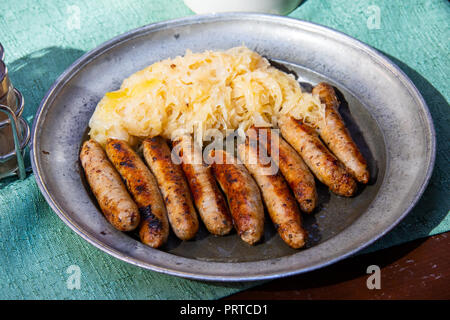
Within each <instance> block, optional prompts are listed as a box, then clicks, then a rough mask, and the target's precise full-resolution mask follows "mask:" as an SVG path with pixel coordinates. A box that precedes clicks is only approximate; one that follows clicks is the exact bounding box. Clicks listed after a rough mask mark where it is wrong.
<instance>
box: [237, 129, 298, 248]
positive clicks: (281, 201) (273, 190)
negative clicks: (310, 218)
mask: <svg viewBox="0 0 450 320" xmlns="http://www.w3.org/2000/svg"><path fill="white" fill-rule="evenodd" d="M260 147H261V146H260ZM238 154H239V157H240V158H241V160H242V161H243V162H244V164H245V166H246V167H247V169H248V171H249V172H250V173H251V174H252V176H253V178H255V180H256V183H257V184H258V185H259V188H260V189H261V192H262V196H263V199H264V202H265V204H266V207H267V211H268V212H269V215H270V218H271V219H272V222H273V223H274V225H275V228H276V229H277V231H278V234H279V235H280V237H281V238H282V239H283V241H284V242H286V243H287V244H288V245H289V246H290V247H292V248H295V249H298V248H301V247H303V246H304V245H305V241H306V238H307V234H306V231H305V230H304V229H303V228H302V224H301V219H300V210H299V209H298V206H297V202H296V201H295V198H294V197H293V195H292V193H291V190H290V189H289V187H288V185H287V183H286V181H285V180H284V178H283V176H282V175H281V173H280V172H279V171H277V172H276V173H275V174H267V172H266V170H265V169H266V168H267V166H265V165H263V164H262V163H261V161H260V159H259V157H258V155H257V150H256V148H255V147H253V146H252V145H250V143H249V139H248V138H247V139H246V141H245V143H241V144H240V145H239V146H238ZM252 159H254V160H253V161H252Z"/></svg>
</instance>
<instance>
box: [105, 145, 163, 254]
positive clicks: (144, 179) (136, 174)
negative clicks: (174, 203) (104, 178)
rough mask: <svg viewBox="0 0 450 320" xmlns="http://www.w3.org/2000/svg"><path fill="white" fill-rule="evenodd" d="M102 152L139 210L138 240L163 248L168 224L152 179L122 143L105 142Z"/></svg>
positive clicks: (138, 158) (143, 165) (160, 197)
mask: <svg viewBox="0 0 450 320" xmlns="http://www.w3.org/2000/svg"><path fill="white" fill-rule="evenodd" d="M105 150H106V154H107V155H108V158H109V160H111V162H112V164H113V165H114V166H115V167H116V169H117V171H119V173H120V175H121V176H122V179H123V180H124V181H125V183H126V185H127V188H128V191H129V192H130V193H131V195H132V196H133V198H134V200H135V201H136V203H137V205H138V207H139V212H140V213H141V224H140V226H139V236H140V238H141V241H142V242H143V243H145V244H146V245H149V246H151V247H153V248H158V247H160V246H162V245H163V244H164V243H165V242H166V241H167V237H168V236H169V221H168V220H167V213H166V208H165V206H164V201H163V199H162V196H161V193H160V192H159V189H158V185H157V183H156V180H155V177H154V176H153V174H152V173H151V172H150V170H149V169H148V168H147V166H146V165H145V164H144V162H143V161H142V160H141V158H140V157H139V156H138V155H137V153H136V152H135V151H134V150H133V149H132V148H131V147H130V146H129V145H128V144H127V143H126V142H125V141H121V140H117V139H108V141H107V143H106V146H105Z"/></svg>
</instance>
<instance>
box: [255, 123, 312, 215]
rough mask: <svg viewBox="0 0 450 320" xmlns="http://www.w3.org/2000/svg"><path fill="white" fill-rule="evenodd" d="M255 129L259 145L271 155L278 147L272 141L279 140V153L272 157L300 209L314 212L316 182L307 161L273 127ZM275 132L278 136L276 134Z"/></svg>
mask: <svg viewBox="0 0 450 320" xmlns="http://www.w3.org/2000/svg"><path fill="white" fill-rule="evenodd" d="M253 129H254V130H255V131H256V134H257V139H258V145H259V144H261V145H262V146H263V147H264V148H265V149H266V150H267V152H268V154H269V155H271V156H272V153H273V151H272V148H274V147H276V146H274V145H273V144H272V143H277V142H278V143H277V145H278V155H273V156H272V157H271V158H272V160H273V161H274V162H275V164H276V165H277V166H278V167H279V168H280V171H281V173H282V174H283V176H284V178H285V179H286V182H287V183H288V184H289V186H290V187H291V190H292V192H293V193H294V196H295V198H296V199H297V202H298V204H299V206H300V209H301V210H302V211H303V212H307V213H310V212H312V211H313V210H314V208H315V207H316V205H317V192H316V183H315V182H314V176H313V175H312V173H311V171H309V169H308V167H307V166H306V164H305V162H303V160H302V158H301V157H300V156H299V155H298V153H297V151H295V150H294V149H293V148H292V147H291V146H290V145H289V144H288V143H287V142H286V140H284V139H283V138H282V137H280V136H279V135H278V134H276V133H274V132H272V130H271V129H269V128H253ZM250 132H251V130H250ZM275 134H276V136H274V135H275ZM272 138H273V140H272ZM274 151H275V150H274Z"/></svg>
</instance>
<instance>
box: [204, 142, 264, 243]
mask: <svg viewBox="0 0 450 320" xmlns="http://www.w3.org/2000/svg"><path fill="white" fill-rule="evenodd" d="M210 156H211V157H213V158H215V159H216V160H217V159H219V161H214V162H212V164H211V168H212V170H213V173H214V175H215V177H216V179H217V181H218V182H219V185H220V187H221V188H222V190H223V192H224V193H225V196H226V198H227V200H228V205H229V207H230V212H231V215H232V217H233V222H234V226H235V228H236V230H237V232H238V234H239V236H240V237H241V239H242V240H244V241H245V242H247V243H248V244H255V243H256V242H258V241H259V240H260V239H261V237H262V235H263V233H264V207H263V204H262V201H261V194H260V191H259V189H258V186H257V185H256V183H255V181H254V180H253V178H252V177H251V175H250V174H249V173H248V171H247V169H245V167H244V166H243V165H242V164H240V163H237V160H236V159H234V158H233V157H232V156H231V155H229V154H228V153H226V152H225V151H222V150H212V151H211V154H210Z"/></svg>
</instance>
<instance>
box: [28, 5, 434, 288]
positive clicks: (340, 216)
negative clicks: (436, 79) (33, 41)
mask: <svg viewBox="0 0 450 320" xmlns="http://www.w3.org/2000/svg"><path fill="white" fill-rule="evenodd" d="M242 44H245V45H246V46H248V47H249V48H250V49H253V50H255V51H257V52H259V53H260V54H262V55H263V56H265V57H267V58H268V59H270V60H271V61H272V62H273V64H274V65H275V66H277V67H279V68H281V69H284V70H286V71H288V72H292V73H295V74H296V75H297V76H298V79H299V81H300V82H301V84H302V85H303V86H304V88H305V89H308V87H310V85H314V84H316V83H317V82H319V81H323V80H324V81H328V82H330V83H331V84H333V85H334V86H335V87H336V88H337V89H338V91H339V95H340V97H341V99H342V100H343V102H344V103H343V105H342V107H341V113H342V114H343V117H344V120H345V121H346V123H347V125H348V127H349V128H350V131H351V133H352V135H353V137H354V139H355V140H356V142H357V144H358V145H359V147H360V148H361V150H362V152H363V153H364V155H365V156H366V158H367V159H368V162H369V167H370V171H371V173H372V176H373V179H372V181H371V182H370V184H369V185H368V186H366V187H362V188H360V190H359V192H358V195H357V196H355V197H353V198H350V199H346V198H340V197H337V196H335V195H332V194H330V192H329V191H328V190H327V188H325V187H324V186H323V185H321V184H320V183H318V191H319V198H320V207H319V209H318V210H317V212H316V213H315V214H313V215H307V216H306V215H305V216H304V221H305V225H306V228H307V230H308V231H309V239H308V243H307V248H305V249H303V250H293V249H290V248H289V247H288V246H287V245H285V244H284V243H283V242H282V241H281V239H280V238H279V236H278V235H277V234H276V232H275V231H274V229H273V227H272V225H271V223H270V220H269V219H267V220H266V221H267V223H266V230H265V235H264V241H263V242H262V243H260V244H258V245H256V246H253V247H251V246H248V245H246V244H245V243H244V242H242V241H241V240H240V239H239V238H238V236H237V235H236V234H231V235H229V236H225V237H214V236H212V235H209V234H208V233H207V232H206V231H205V229H204V228H202V229H201V230H200V232H199V234H198V236H197V238H196V239H195V240H194V241H188V242H181V241H178V240H177V239H175V237H173V236H171V237H170V239H169V242H168V244H167V245H166V246H165V247H164V248H163V249H162V250H155V249H152V248H149V247H147V246H145V245H143V244H141V243H140V242H139V241H137V238H136V235H135V234H132V233H131V234H126V233H122V232H119V231H116V230H115V229H114V228H113V227H112V226H111V225H110V224H109V223H108V222H107V221H106V220H105V218H104V217H103V215H102V213H101V212H100V210H99V209H98V207H97V205H96V201H95V199H94V198H93V197H92V194H91V193H90V191H89V188H88V187H87V184H86V182H85V179H84V176H83V173H82V170H81V167H80V163H79V160H78V154H79V150H80V145H81V143H82V141H83V140H84V139H86V130H87V126H88V121H89V118H90V117H91V115H92V113H93V111H94V109H95V106H96V104H97V103H98V101H99V100H100V99H101V98H102V96H103V95H104V93H105V92H107V91H111V90H116V89H118V88H119V86H120V84H121V82H122V81H123V79H125V78H126V77H128V76H129V75H131V74H132V73H134V72H136V71H138V70H140V69H142V68H144V67H146V66H147V65H149V64H152V63H154V62H156V61H159V60H162V59H166V58H169V57H175V56H177V55H183V54H184V53H185V50H186V49H191V50H192V51H194V52H199V51H204V50H207V49H208V50H217V49H228V48H231V47H234V46H239V45H242ZM32 143H33V146H32V164H33V170H34V173H35V176H36V180H37V183H38V185H39V187H40V189H41V191H42V193H43V195H44V197H45V198H46V200H47V201H48V203H49V204H50V206H51V207H52V208H53V210H54V211H55V212H56V213H57V214H58V215H59V217H60V218H61V219H62V220H63V221H64V222H65V223H66V224H67V225H68V226H69V227H70V228H72V229H73V230H74V231H75V232H76V233H78V234H79V235H80V236H81V237H83V238H84V239H85V240H87V241H88V242H90V243H91V244H93V245H94V246H96V247H97V248H99V249H101V250H103V251H105V252H107V253H108V254H110V255H112V256H114V257H116V258H119V259H121V260H123V261H126V262H128V263H131V264H134V265H137V266H140V267H143V268H147V269H150V270H154V271H158V272H162V273H167V274H172V275H177V276H181V277H186V278H193V279H202V280H215V281H244V280H259V279H271V278H277V277H282V276H287V275H292V274H297V273H302V272H307V271H310V270H314V269H317V268H320V267H323V266H326V265H329V264H331V263H334V262H336V261H338V260H341V259H343V258H345V257H348V256H350V255H352V254H353V253H355V252H357V251H358V250H361V249H362V248H364V247H366V246H368V245H369V244H371V243H372V242H374V241H375V240H376V239H378V238H380V237H381V236H383V235H384V234H385V233H386V232H388V231H389V230H391V229H392V228H393V227H394V226H395V225H396V224H397V223H398V222H399V221H400V220H401V219H402V218H404V217H405V215H406V214H407V213H408V212H409V211H410V210H411V208H412V207H413V206H414V205H415V203H416V202H417V200H418V199H419V197H420V196H421V194H422V192H423V191H424V188H425V187H426V184H427V182H428V180H429V177H430V175H431V172H432V168H433V164H434V157H435V135H434V128H433V123H432V120H431V117H430V114H429V111H428V109H427V106H426V105H425V102H424V100H423V98H422V97H421V95H420V93H419V92H418V91H417V89H416V88H415V87H414V85H413V84H412V83H411V81H410V80H409V79H408V78H407V77H406V76H405V74H404V73H403V72H402V71H400V69H399V68H398V67H396V66H395V65H394V64H393V63H392V62H391V61H389V60H388V59H387V58H385V57H384V56H382V55H381V54H379V53H378V52H377V51H375V50H374V49H372V48H370V47H368V46H367V45H365V44H363V43H361V42H359V41H357V40H355V39H353V38H350V37H348V36H346V35H344V34H342V33H339V32H337V31H334V30H331V29H328V28H325V27H322V26H318V25H315V24H311V23H308V22H304V21H299V20H294V19H289V18H285V17H279V16H270V15H260V14H241V13H229V14H213V15H205V16H193V17H189V18H183V19H179V20H173V21H166V22H161V23H157V24H152V25H148V26H145V27H142V28H139V29H136V30H133V31H130V32H128V33H125V34H123V35H120V36H118V37H116V38H114V39H112V40H110V41H108V42H106V43H104V44H102V45H101V46H99V47H98V48H96V49H94V50H92V51H90V52H88V53H87V54H85V55H84V56H82V57H81V58H80V59H78V60H77V61H76V62H75V63H74V64H73V65H72V66H71V67H70V68H69V69H67V70H66V71H65V72H64V73H63V74H62V75H61V76H60V77H59V78H58V80H57V81H56V82H55V84H54V85H53V86H52V87H51V89H50V90H49V92H48V93H47V95H46V97H45V98H44V99H43V101H42V103H41V105H40V108H39V111H38V113H37V115H36V118H35V121H34V127H33V139H32Z"/></svg>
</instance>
